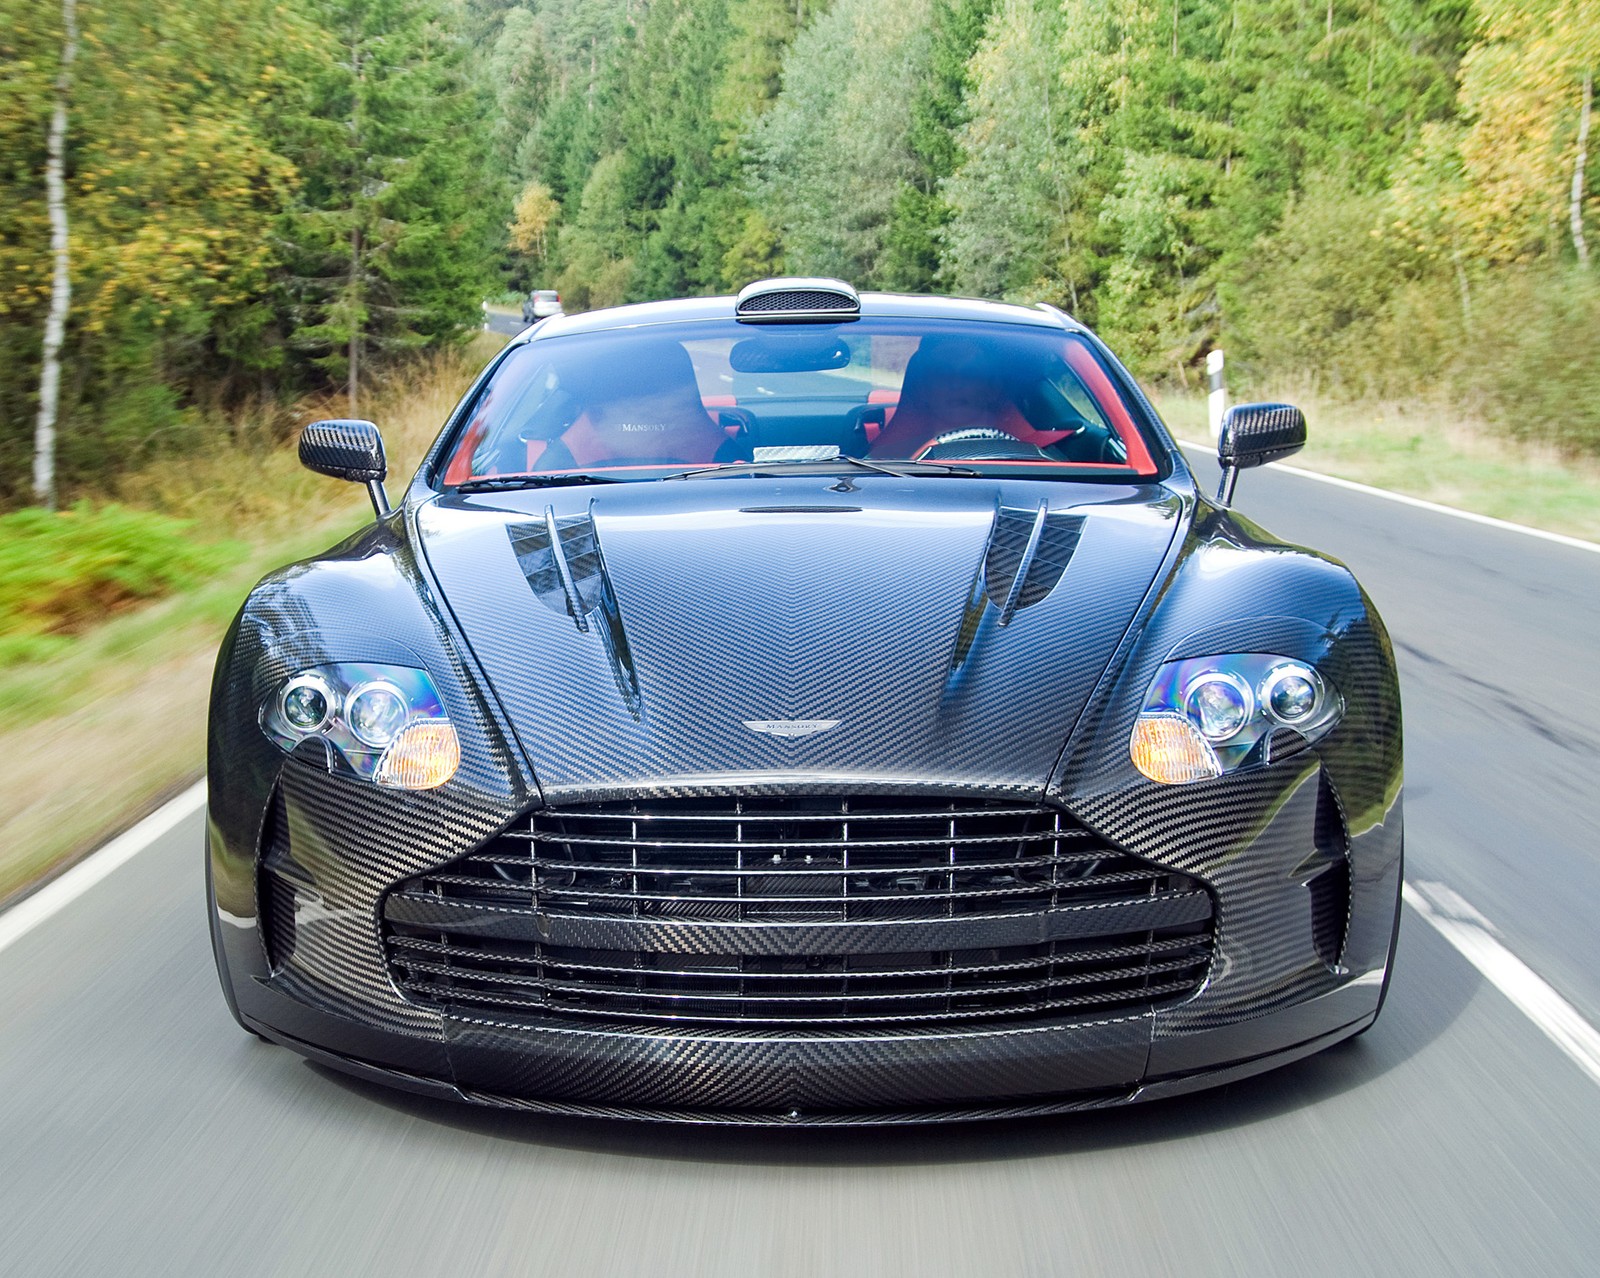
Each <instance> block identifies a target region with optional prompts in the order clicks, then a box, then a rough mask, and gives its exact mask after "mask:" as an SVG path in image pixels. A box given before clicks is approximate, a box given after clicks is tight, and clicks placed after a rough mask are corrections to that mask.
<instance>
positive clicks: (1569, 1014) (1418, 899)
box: [1401, 881, 1600, 1083]
mask: <svg viewBox="0 0 1600 1278" xmlns="http://www.w3.org/2000/svg"><path fill="white" fill-rule="evenodd" d="M1401 895H1402V896H1403V897H1404V899H1405V903H1406V904H1407V905H1409V906H1410V907H1411V908H1412V909H1413V910H1415V911H1416V912H1417V913H1418V914H1420V915H1421V916H1422V917H1423V919H1424V920H1426V921H1427V923H1428V925H1429V926H1430V927H1432V928H1433V930H1434V931H1436V932H1438V933H1439V935H1440V936H1442V937H1444V939H1445V940H1447V941H1449V942H1450V944H1451V945H1452V946H1454V947H1455V949H1456V951H1457V953H1459V954H1460V955H1461V956H1462V958H1464V959H1466V960H1467V962H1469V963H1471V964H1472V966H1473V967H1475V968H1477V969H1478V971H1479V972H1481V973H1482V974H1483V977H1484V979H1485V980H1487V981H1488V982H1489V984H1491V985H1493V986H1494V987H1495V989H1497V990H1499V991H1500V992H1501V993H1502V994H1504V995H1505V996H1506V997H1507V998H1508V999H1510V1000H1511V1002H1512V1003H1513V1004H1514V1005H1515V1006H1516V1008H1517V1010H1518V1011H1520V1012H1521V1013H1522V1014H1523V1015H1524V1016H1526V1017H1527V1018H1528V1019H1529V1020H1530V1021H1532V1022H1533V1023H1534V1024H1535V1025H1537V1026H1538V1027H1539V1028H1540V1029H1541V1030H1542V1031H1544V1034H1545V1037H1547V1038H1548V1039H1549V1040H1550V1041H1551V1042H1552V1043H1554V1044H1555V1045H1556V1046H1557V1047H1559V1048H1560V1049H1561V1050H1562V1051H1563V1052H1565V1053H1566V1055H1567V1058H1568V1059H1569V1060H1571V1061H1572V1063H1573V1064H1574V1065H1576V1066H1577V1067H1578V1068H1579V1069H1581V1070H1582V1071H1583V1072H1584V1073H1585V1074H1587V1075H1588V1076H1589V1077H1590V1079H1591V1080H1593V1081H1594V1082H1596V1083H1600V1031H1597V1030H1596V1029H1595V1028H1594V1026H1592V1025H1590V1024H1589V1022H1588V1021H1586V1020H1584V1019H1583V1017H1582V1016H1581V1015H1580V1014H1579V1012H1578V1010H1577V1009H1576V1008H1575V1007H1573V1006H1572V1004H1571V1003H1569V1002H1567V1000H1566V999H1564V998H1562V997H1561V995H1559V994H1557V993H1556V991H1555V990H1554V989H1553V988H1552V987H1551V985H1550V983H1549V982H1548V981H1546V980H1545V979H1544V977H1542V976H1540V975H1539V974H1538V973H1537V972H1535V971H1534V970H1533V969H1532V968H1531V967H1529V966H1528V965H1527V964H1526V963H1524V962H1523V961H1522V960H1521V959H1519V958H1518V957H1517V956H1516V955H1515V954H1513V953H1512V952H1511V951H1510V950H1508V949H1506V947H1505V946H1504V945H1502V944H1500V942H1499V941H1498V940H1496V939H1495V937H1494V935H1493V931H1494V925H1493V924H1492V923H1490V922H1489V920H1488V919H1486V918H1484V917H1483V915H1482V914H1480V913H1478V911H1477V910H1475V909H1473V908H1472V906H1471V905H1469V904H1468V903H1467V902H1466V901H1464V900H1462V899H1461V897H1460V896H1459V895H1458V894H1457V893H1455V892H1453V891H1451V890H1450V889H1449V888H1447V887H1446V886H1445V885H1444V884H1443V883H1428V882H1423V881H1418V882H1416V883H1409V882H1408V883H1406V884H1405V885H1404V886H1403V887H1402V888H1401Z"/></svg>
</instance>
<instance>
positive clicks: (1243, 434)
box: [1217, 404, 1306, 506]
mask: <svg viewBox="0 0 1600 1278" xmlns="http://www.w3.org/2000/svg"><path fill="white" fill-rule="evenodd" d="M1305 446H1306V415H1305V414H1304V413H1302V412H1301V411H1300V410H1299V409H1298V408H1296V407H1295V406H1294V405H1293V404H1238V405H1236V406H1234V407H1233V408H1230V409H1229V410H1228V411H1227V413H1226V414H1224V416H1223V418H1222V433H1221V435H1220V436H1219V438H1218V439H1217V463H1218V464H1219V465H1220V466H1221V467H1222V483H1221V484H1220V485H1219V486H1218V488H1217V500H1218V501H1219V502H1221V503H1222V504H1223V505H1224V506H1227V505H1230V504H1231V503H1232V501H1233V486H1234V482H1235V481H1236V480H1237V479H1238V477H1239V472H1240V471H1241V470H1249V469H1251V468H1252V467H1255V466H1265V465H1266V464H1267V463H1268V462H1273V461H1281V460H1282V459H1283V458H1285V457H1289V456H1292V455H1293V454H1295V453H1297V452H1299V451H1300V450H1301V449H1302V448H1304V447H1305Z"/></svg>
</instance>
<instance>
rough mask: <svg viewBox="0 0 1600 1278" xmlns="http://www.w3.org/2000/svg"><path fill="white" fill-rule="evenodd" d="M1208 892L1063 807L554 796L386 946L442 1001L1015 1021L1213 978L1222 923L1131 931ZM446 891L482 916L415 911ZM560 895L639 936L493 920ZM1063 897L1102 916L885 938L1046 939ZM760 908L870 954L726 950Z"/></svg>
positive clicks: (405, 980) (574, 911)
mask: <svg viewBox="0 0 1600 1278" xmlns="http://www.w3.org/2000/svg"><path fill="white" fill-rule="evenodd" d="M1199 891H1200V886H1199V885H1198V884H1197V883H1196V882H1195V881H1194V880H1193V879H1190V878H1187V877H1185V876H1183V875H1178V874H1173V873H1169V872H1167V871H1166V870H1164V869H1162V868H1160V867H1158V866H1155V865H1152V864H1150V863H1149V862H1146V861H1143V860H1141V859H1139V858H1137V857H1133V856H1129V855H1128V854H1126V853H1124V852H1122V851H1121V850H1120V849H1118V848H1116V847H1113V846H1111V845H1109V844H1107V843H1106V842H1105V841H1104V840H1102V839H1100V838H1099V837H1098V836H1096V835H1095V834H1093V832H1091V831H1090V830H1088V829H1087V828H1085V827H1084V826H1082V825H1081V824H1079V823H1078V822H1076V821H1075V820H1074V819H1073V818H1072V817H1070V816H1069V815H1068V814H1066V813H1064V812H1060V811H1057V810H1054V809H1039V808H1021V807H1017V806H1016V805H1014V804H1004V803H999V802H983V801H974V800H962V801H958V802H953V803H950V804H946V805H940V804H936V803H930V802H929V801H928V800H925V799H923V800H906V799H875V798H859V797H856V798H848V799H843V798H825V799H820V798H819V799H796V798H781V797H760V798H757V797H746V798H740V799H731V798H730V799H702V800H652V801H649V802H634V803H620V802H618V803H607V804H594V805H590V806H587V807H585V808H582V809H541V810H538V811H535V812H534V813H532V814H531V815H530V816H529V817H528V818H526V820H525V823H523V824H521V825H520V826H519V827H514V828H512V829H510V830H507V831H506V832H504V833H503V834H502V835H500V836H499V837H497V838H496V839H493V840H491V841H490V842H488V843H487V844H485V845H484V846H482V847H481V848H479V849H477V850H475V851H474V852H473V853H472V854H470V855H468V856H465V857H462V858H460V859H458V860H456V861H453V862H451V863H449V864H448V865H445V866H441V867H440V868H439V869H438V870H437V871H434V872H430V873H427V874H424V875H421V876H418V877H417V878H415V879H412V880H409V881H407V882H405V883H402V884H399V885H397V886H396V888H395V890H394V891H393V893H392V894H391V899H392V900H393V901H394V902H395V904H396V908H395V909H393V910H389V911H387V917H388V927H387V930H386V938H385V939H386V946H387V953H388V957H389V963H390V971H391V975H392V976H393V977H394V980H395V983H396V985H397V986H398V987H399V989H400V990H401V992H402V993H403V994H404V995H405V996H406V997H407V998H409V999H411V1000H412V1001H414V1002H418V1003H421V1004H424V1005H427V1006H430V1007H435V1008H439V1009H441V1010H450V1009H451V1008H453V1007H460V1008H462V1009H463V1010H466V1009H472V1010H475V1011H478V1012H481V1011H482V1010H483V1009H485V1008H490V1007H492V1008H497V1009H499V1010H501V1011H503V1012H511V1013H522V1014H525V1015H529V1016H534V1017H538V1018H549V1017H552V1016H554V1017H565V1018H577V1019H583V1020H588V1019H592V1018H610V1019H613V1020H620V1021H623V1022H639V1021H646V1022H651V1021H654V1022H660V1023H672V1024H681V1023H683V1022H706V1023H710V1024H717V1023H739V1024H752V1023H753V1024H767V1025H774V1026H780V1025H781V1026H794V1025H838V1024H841V1023H844V1024H850V1025H861V1024H868V1025H870V1024H879V1023H885V1024H887V1023H903V1022H917V1023H927V1022H951V1023H962V1022H970V1021H974V1020H993V1019H1003V1020H1016V1019H1025V1018H1029V1017H1040V1016H1061V1015H1070V1014H1072V1013H1073V1011H1074V1010H1082V1011H1083V1012H1084V1013H1085V1014H1088V1013H1090V1012H1093V1013H1096V1014H1098V1013H1102V1012H1104V1011H1106V1010H1131V1009H1143V1008H1146V1007H1149V1006H1152V1005H1154V1004H1156V1003H1158V1002H1167V1001H1169V1000H1172V999H1176V998H1182V997H1185V996H1187V995H1188V994H1190V993H1192V992H1193V991H1194V990H1196V989H1198V988H1199V986H1200V985H1201V983H1202V982H1203V981H1204V979H1205V976H1206V972H1207V970H1208V968H1209V965H1210V961H1211V920H1210V918H1209V917H1207V918H1203V919H1200V920H1198V921H1195V922H1187V921H1179V922H1175V923H1173V924H1172V925H1170V926H1154V927H1152V928H1151V929H1150V930H1141V931H1133V932H1130V931H1127V930H1125V929H1126V928H1127V926H1128V921H1131V920H1129V916H1128V914H1127V912H1126V909H1125V907H1127V906H1128V905H1130V904H1132V905H1138V903H1139V902H1156V901H1170V900H1173V899H1174V898H1181V896H1182V895H1183V894H1189V896H1190V899H1193V897H1194V896H1195V895H1197V894H1198V893H1199ZM428 900H433V901H438V902H440V909H443V907H444V906H445V905H447V904H448V905H449V906H451V907H452V908H451V910H450V911H446V913H447V914H454V913H460V914H462V915H465V916H467V917H461V918H459V919H449V918H445V919H441V920H440V921H439V922H437V923H431V922H423V921H420V919H419V917H418V915H417V912H416V910H415V909H414V908H402V907H406V906H409V904H410V903H415V902H422V901H428ZM1101 907H1106V908H1104V910H1103V914H1102V910H1101ZM1141 908H1143V907H1141ZM545 910H549V911H552V912H554V913H555V914H559V916H560V917H561V919H562V920H564V921H570V920H572V919H575V918H576V919H580V920H581V919H585V918H587V919H590V920H593V922H594V923H595V924H596V925H601V924H603V925H604V926H605V928H606V929H609V930H608V931H607V932H606V935H608V936H612V937H613V938H614V935H615V933H616V931H617V929H618V928H620V929H621V930H622V933H623V934H624V935H627V934H629V933H633V934H634V938H635V939H633V940H632V941H631V943H632V944H633V945H635V946H638V947H639V948H636V949H587V948H581V947H580V945H581V944H592V943H593V942H592V940H585V941H583V942H581V943H580V945H573V944H570V943H563V944H552V943H550V941H551V937H550V934H549V933H548V932H543V931H541V933H540V935H541V936H542V938H543V939H540V940H523V939H517V938H515V937H511V936H506V935H504V934H501V935H495V934H494V933H495V931H496V929H495V928H493V927H492V926H486V925H487V924H489V923H490V921H491V920H492V919H493V918H494V917H495V916H496V914H497V912H504V913H505V914H506V915H512V914H514V915H515V916H517V917H521V918H527V917H529V915H530V913H531V914H533V915H534V916H535V917H542V912H543V911H545ZM1061 910H1078V911H1086V912H1087V913H1088V915H1089V916H1090V917H1091V918H1093V919H1095V920H1099V919H1101V918H1103V920H1104V921H1103V922H1098V921H1097V922H1096V923H1095V924H1093V925H1091V931H1090V932H1089V933H1088V934H1087V935H1083V936H1074V937H1073V938H1072V939H1070V940H1061V939H1057V940H1041V941H1039V942H1038V943H1034V944H1019V945H1002V946H999V947H998V948H996V947H994V942H993V941H990V942H988V944H989V945H990V946H991V948H987V949H940V950H926V951H910V952H905V951H904V944H903V942H902V943H901V945H900V946H897V947H894V949H893V951H892V952H887V953H885V952H878V951H882V950H884V949H885V948H886V946H885V943H884V941H883V940H882V939H878V940H877V941H876V943H873V940H872V939H871V938H873V937H874V935H875V934H876V933H877V932H881V931H882V929H883V927H885V926H890V925H904V924H906V923H907V922H911V923H912V924H915V923H917V922H918V921H930V922H936V923H937V925H938V926H939V927H940V928H942V929H946V931H945V932H944V933H943V935H945V936H955V935H957V934H958V933H959V932H960V931H961V929H963V928H966V927H969V926H971V927H977V926H985V925H988V924H992V923H993V921H994V920H995V918H996V916H1004V917H1007V918H1015V919H1016V925H1018V926H1019V927H1020V928H1021V929H1024V930H1023V933H1022V938H1021V939H1028V933H1031V934H1032V935H1033V936H1035V937H1037V936H1040V935H1048V933H1046V932H1043V931H1042V930H1040V929H1038V927H1037V925H1034V924H1031V923H1030V922H1029V920H1028V917H1027V916H1029V915H1038V916H1051V917H1053V916H1054V912H1059V911H1061ZM1119 911H1120V914H1119ZM438 912H439V911H437V910H436V911H433V913H438ZM1169 917H1171V916H1169ZM1188 917H1189V918H1193V917H1194V914H1193V913H1190V914H1189V915H1188ZM967 918H970V919H971V920H972V923H971V925H968V924H964V923H963V922H962V920H963V919H967ZM1119 920H1124V921H1119ZM1042 921H1043V920H1042V919H1041V922H1042ZM762 923H768V924H772V925H777V924H787V925H792V924H808V923H816V924H823V925H831V926H834V927H839V926H841V925H843V930H844V931H845V932H848V933H851V934H854V933H855V932H856V929H857V928H859V929H861V933H860V935H861V939H860V942H859V949H858V950H853V949H851V948H850V945H849V944H847V946H846V952H844V953H839V952H838V951H837V949H836V948H833V949H830V950H829V952H827V953H823V952H820V949H819V948H817V947H812V946H807V945H805V944H803V943H798V942H797V943H795V944H792V945H784V944H779V945H777V946H776V952H773V953H749V952H744V953H723V952H718V951H717V939H716V938H717V931H716V929H719V928H721V929H726V928H728V927H730V926H732V927H736V928H739V929H741V930H742V929H746V928H749V927H751V926H756V927H759V925H760V924H762ZM694 924H709V925H710V929H711V930H710V932H709V934H708V935H709V939H708V941H707V948H706V951H705V952H701V951H696V952H692V953H691V952H670V953H669V952H665V951H660V950H658V949H652V948H649V947H650V946H651V945H652V942H651V941H650V940H649V939H648V936H649V935H650V934H653V933H652V931H651V930H652V929H659V928H661V927H662V926H668V927H670V926H674V925H683V926H689V925H694ZM1007 926H1011V925H1009V924H1008V925H1007ZM542 927H543V925H541V928H542ZM1119 928H1120V929H1123V930H1118V929H1119ZM791 934H792V933H791ZM1058 935H1059V934H1058ZM554 939H556V940H562V939H563V938H562V937H556V938H554ZM569 939H570V937H569ZM600 943H601V944H617V943H618V941H617V940H616V939H610V940H606V941H602V942H600ZM622 943H624V944H626V943H629V942H626V941H624V942H622ZM660 943H661V942H654V944H655V945H657V946H659V944H660ZM722 943H723V944H724V945H730V942H729V941H727V940H724V941H723V942H722ZM949 943H950V942H948V941H947V942H946V944H949ZM955 943H956V944H959V943H960V941H959V940H957V941H956V942H955ZM888 944H889V946H894V942H892V941H891V942H889V943H888ZM784 949H794V950H801V951H805V952H800V953H785V952H783V951H784Z"/></svg>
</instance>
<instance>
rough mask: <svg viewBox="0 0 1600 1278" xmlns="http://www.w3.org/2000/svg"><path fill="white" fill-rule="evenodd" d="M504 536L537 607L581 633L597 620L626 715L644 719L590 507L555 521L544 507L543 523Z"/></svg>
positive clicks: (518, 526)
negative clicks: (567, 619)
mask: <svg viewBox="0 0 1600 1278" xmlns="http://www.w3.org/2000/svg"><path fill="white" fill-rule="evenodd" d="M506 535H507V536H508V537H509V538H510V539H511V551H512V553H513V554H514V555H516V557H517V566H518V567H520V568H521V569H522V575H523V576H524V577H525V578H526V579H527V582H528V585H529V586H530V587H531V588H532V590H533V594H534V597H535V598H536V599H538V601H539V602H540V603H542V604H543V605H544V606H545V607H546V608H548V609H550V611H552V612H555V613H559V614H562V615H564V616H568V617H571V618H572V621H573V624H574V625H576V626H577V628H578V630H579V631H580V632H581V633H583V634H588V633H589V632H590V629H591V627H590V618H591V617H594V618H597V620H598V622H599V625H598V627H597V628H598V630H599V632H600V639H601V642H602V643H603V644H604V645H605V650H606V657H607V659H608V660H609V661H610V663H611V673H612V675H613V676H614V677H615V678H616V681H617V691H618V692H620V693H621V694H622V699H623V701H624V702H625V703H626V704H627V707H628V711H629V713H630V714H632V715H633V717H634V718H635V719H641V718H643V716H644V708H643V702H642V700H641V698H640V696H639V675H638V672H637V671H636V670H635V669H634V664H633V653H632V651H631V650H630V648H629V646H628V635H627V632H626V631H625V630H624V629H623V627H622V610H621V608H619V607H618V605H617V597H616V592H615V591H614V590H613V589H612V587H611V578H610V577H609V576H608V575H607V573H606V562H605V557H604V556H603V555H602V554H601V553H600V538H599V536H598V535H597V534H596V532H595V527H594V512H593V508H592V507H591V508H590V509H589V510H588V511H585V512H584V513H583V514H581V515H563V516H561V517H560V518H557V516H556V512H555V508H554V507H553V506H546V507H545V508H544V518H543V519H541V520H537V521H528V522H525V523H513V524H507V525H506Z"/></svg>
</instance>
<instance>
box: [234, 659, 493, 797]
mask: <svg viewBox="0 0 1600 1278" xmlns="http://www.w3.org/2000/svg"><path fill="white" fill-rule="evenodd" d="M261 728H262V731H264V732H265V733H266V734H267V735H268V736H269V737H271V738H272V739H273V740H274V741H275V742H277V743H278V745H280V746H281V747H283V749H285V750H293V749H294V748H295V747H296V746H297V745H299V744H300V743H301V742H302V741H305V740H308V739H312V738H316V739H320V740H322V741H324V742H326V743H327V745H328V746H329V747H330V748H331V751H332V757H334V758H335V759H337V760H339V761H340V762H342V763H343V764H344V765H345V766H346V767H348V768H349V769H350V771H352V772H354V773H355V774H356V775H357V776H362V777H366V778H368V779H369V780H372V781H375V782H377V783H378V784H379V785H386V786H394V787H396V788H397V789H403V790H431V789H433V788H434V787H435V786H439V785H443V784H444V783H445V782H446V781H448V780H449V779H450V778H451V777H452V776H454V775H455V771H456V768H457V767H459V766H460V764H461V743H460V741H459V740H458V739H457V737H456V730H455V728H454V727H453V726H451V723H450V719H449V716H447V715H446V714H445V711H444V704H443V702H441V701H440V700H439V693H438V690H437V689H436V688H435V687H434V686H433V681H432V680H431V679H429V678H428V676H427V674H426V672H424V671H421V670H410V669H407V668H405V667H403V666H382V665H375V664H372V663H369V662H345V663H341V664H339V665H331V666H318V667H316V668H315V669H312V670H302V671H300V672H299V673H298V674H296V675H295V676H294V677H293V678H291V679H290V680H289V681H288V682H287V683H285V684H284V685H283V686H282V687H281V688H279V689H278V691H277V692H276V693H275V694H274V695H273V696H272V697H270V698H269V699H268V700H267V703H266V704H265V705H264V706H262V708H261Z"/></svg>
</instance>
